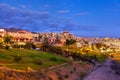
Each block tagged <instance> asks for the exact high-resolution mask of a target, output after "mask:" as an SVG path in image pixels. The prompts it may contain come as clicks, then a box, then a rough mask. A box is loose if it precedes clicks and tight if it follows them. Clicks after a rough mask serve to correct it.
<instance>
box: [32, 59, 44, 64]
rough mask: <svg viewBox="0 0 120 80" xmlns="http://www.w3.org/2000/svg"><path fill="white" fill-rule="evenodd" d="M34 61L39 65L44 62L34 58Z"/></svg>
mask: <svg viewBox="0 0 120 80" xmlns="http://www.w3.org/2000/svg"><path fill="white" fill-rule="evenodd" d="M33 63H35V64H37V65H42V64H43V62H42V61H41V60H40V59H34V60H33Z"/></svg>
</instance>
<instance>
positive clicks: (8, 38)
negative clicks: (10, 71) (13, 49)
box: [4, 34, 12, 50]
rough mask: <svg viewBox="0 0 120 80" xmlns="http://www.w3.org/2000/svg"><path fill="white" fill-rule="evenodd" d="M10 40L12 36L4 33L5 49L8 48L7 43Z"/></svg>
mask: <svg viewBox="0 0 120 80" xmlns="http://www.w3.org/2000/svg"><path fill="white" fill-rule="evenodd" d="M11 41H12V36H9V35H8V34H6V35H5V38H4V42H5V45H6V46H5V49H7V50H8V49H9V43H10V42H11Z"/></svg>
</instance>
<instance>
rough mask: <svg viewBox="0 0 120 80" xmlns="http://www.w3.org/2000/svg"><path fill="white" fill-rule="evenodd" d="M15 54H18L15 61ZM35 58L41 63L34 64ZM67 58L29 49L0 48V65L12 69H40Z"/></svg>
mask: <svg viewBox="0 0 120 80" xmlns="http://www.w3.org/2000/svg"><path fill="white" fill-rule="evenodd" d="M15 56H20V57H21V60H20V61H18V62H17V61H15V60H14V58H15ZM54 59H55V60H54ZM35 60H38V62H39V61H40V62H41V63H42V64H36V63H35ZM66 61H67V59H65V58H63V57H61V56H58V55H55V54H52V53H48V52H42V51H36V50H29V49H23V50H20V49H10V50H5V49H0V65H3V66H6V67H8V68H13V69H27V68H28V67H31V68H32V69H42V68H46V67H49V66H52V65H53V66H54V65H57V64H61V63H64V62H66Z"/></svg>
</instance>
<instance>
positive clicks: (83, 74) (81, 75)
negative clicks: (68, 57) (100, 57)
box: [80, 71, 86, 80]
mask: <svg viewBox="0 0 120 80" xmlns="http://www.w3.org/2000/svg"><path fill="white" fill-rule="evenodd" d="M85 76H86V72H84V71H83V72H81V74H80V77H81V79H82V80H83V78H84V77H85Z"/></svg>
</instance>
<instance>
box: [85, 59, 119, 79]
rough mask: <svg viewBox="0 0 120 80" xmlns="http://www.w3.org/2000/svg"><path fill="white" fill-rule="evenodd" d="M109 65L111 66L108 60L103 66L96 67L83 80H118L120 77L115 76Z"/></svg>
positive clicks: (110, 61)
mask: <svg viewBox="0 0 120 80" xmlns="http://www.w3.org/2000/svg"><path fill="white" fill-rule="evenodd" d="M111 65H113V63H112V60H111V59H108V60H107V62H106V63H104V64H103V65H98V66H96V68H95V69H93V70H92V71H91V72H90V73H89V74H88V76H86V78H85V79H84V80H120V75H116V74H115V71H114V70H112V69H111ZM119 67H120V66H119ZM117 71H120V70H117Z"/></svg>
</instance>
